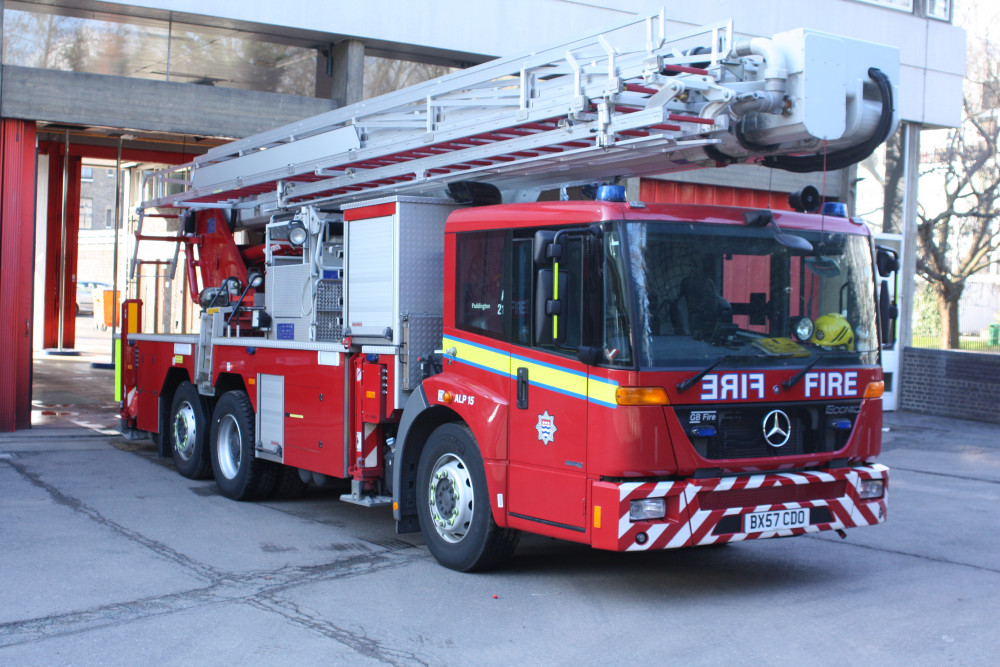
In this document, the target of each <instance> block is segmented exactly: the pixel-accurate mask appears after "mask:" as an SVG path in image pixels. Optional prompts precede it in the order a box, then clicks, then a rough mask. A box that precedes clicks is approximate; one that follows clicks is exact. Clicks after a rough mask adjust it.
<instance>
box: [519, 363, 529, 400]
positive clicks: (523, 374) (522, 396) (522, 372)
mask: <svg viewBox="0 0 1000 667" xmlns="http://www.w3.org/2000/svg"><path fill="white" fill-rule="evenodd" d="M517 407H518V408H520V409H521V410H527V409H528V369H527V368H525V367H523V366H522V367H521V368H518V369H517Z"/></svg>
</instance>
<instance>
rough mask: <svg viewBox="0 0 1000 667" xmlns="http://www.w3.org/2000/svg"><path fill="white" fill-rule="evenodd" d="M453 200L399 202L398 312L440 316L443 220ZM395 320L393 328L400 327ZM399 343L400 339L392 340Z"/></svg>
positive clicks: (397, 328)
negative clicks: (445, 201)
mask: <svg viewBox="0 0 1000 667" xmlns="http://www.w3.org/2000/svg"><path fill="white" fill-rule="evenodd" d="M455 208H457V207H456V206H455V204H454V203H441V202H440V201H435V200H429V201H420V200H414V199H410V200H409V201H404V202H400V203H399V209H398V211H399V212H398V213H397V217H398V219H399V228H398V230H397V234H398V237H399V238H398V241H397V244H398V247H399V253H398V255H399V264H398V274H397V275H398V281H399V287H398V289H399V297H398V299H399V303H398V306H397V307H398V309H399V310H398V312H399V313H400V314H402V313H415V314H431V315H440V314H441V308H442V302H443V299H444V297H443V286H444V223H445V220H446V219H447V218H448V214H449V213H451V212H452V211H453V210H455ZM401 324H402V322H401V321H400V322H398V323H397V325H396V327H395V329H394V331H398V330H399V329H400V328H401ZM393 342H394V343H397V344H399V343H400V342H401V339H400V338H399V337H398V335H397V337H396V339H395V340H394V341H393Z"/></svg>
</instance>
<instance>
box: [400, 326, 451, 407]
mask: <svg viewBox="0 0 1000 667" xmlns="http://www.w3.org/2000/svg"><path fill="white" fill-rule="evenodd" d="M442 333H443V318H442V317H441V315H438V314H433V315H414V314H413V313H410V314H409V315H408V316H407V317H406V322H405V323H404V328H403V334H404V339H403V342H404V347H403V354H401V355H400V367H399V369H397V370H398V371H399V373H398V375H397V376H396V377H398V378H400V382H399V383H398V385H397V387H396V404H397V405H402V403H401V401H402V399H403V396H404V393H403V392H410V391H413V390H414V389H416V388H417V386H418V385H419V384H420V381H421V380H422V379H423V378H422V377H421V375H420V361H419V359H420V358H421V357H424V358H426V357H429V356H430V355H431V354H432V353H433V352H434V350H438V349H440V348H441V337H442Z"/></svg>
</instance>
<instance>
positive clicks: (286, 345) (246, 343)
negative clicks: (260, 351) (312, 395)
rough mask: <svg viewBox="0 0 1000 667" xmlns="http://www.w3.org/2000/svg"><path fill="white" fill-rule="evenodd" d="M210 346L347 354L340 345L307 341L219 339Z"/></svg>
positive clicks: (247, 338) (216, 338) (215, 339)
mask: <svg viewBox="0 0 1000 667" xmlns="http://www.w3.org/2000/svg"><path fill="white" fill-rule="evenodd" d="M212 345H220V346H222V345H228V346H232V347H266V348H275V349H280V350H315V351H317V352H347V351H348V350H347V348H345V347H344V346H343V345H341V344H340V343H313V342H309V341H292V340H269V339H267V338H250V337H246V338H221V337H215V338H213V339H212Z"/></svg>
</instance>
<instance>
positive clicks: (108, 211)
mask: <svg viewBox="0 0 1000 667" xmlns="http://www.w3.org/2000/svg"><path fill="white" fill-rule="evenodd" d="M112 224H113V221H112V219H111V209H110V208H106V209H104V228H105V229H111V227H112Z"/></svg>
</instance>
